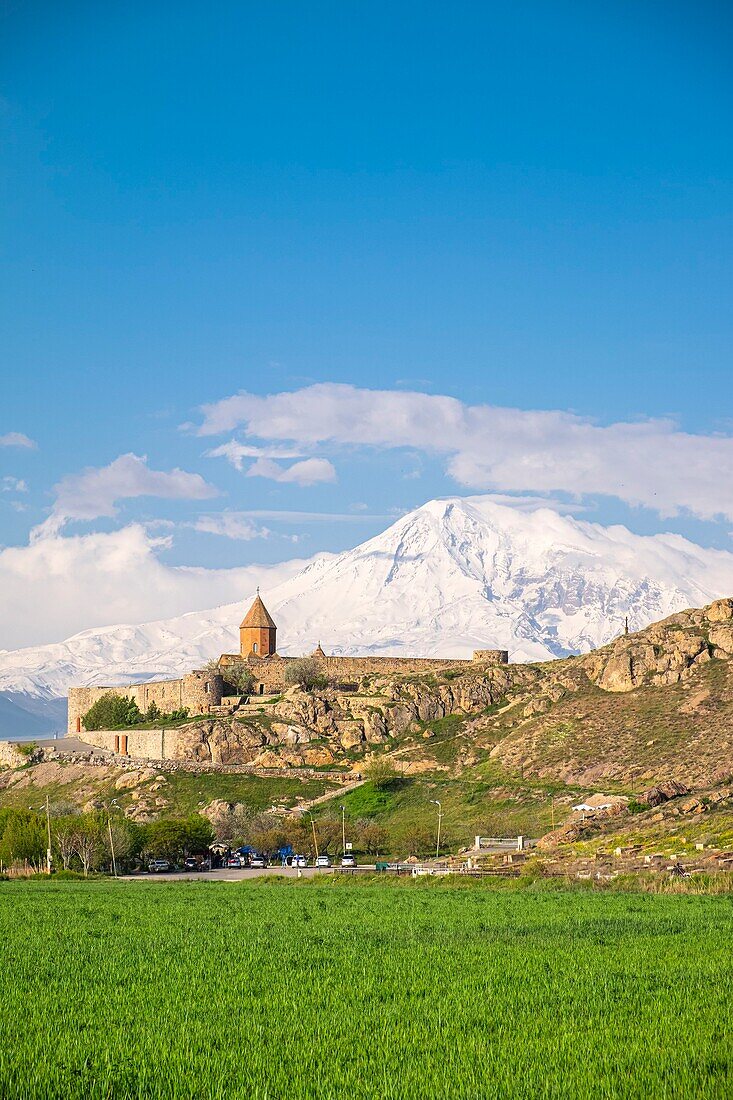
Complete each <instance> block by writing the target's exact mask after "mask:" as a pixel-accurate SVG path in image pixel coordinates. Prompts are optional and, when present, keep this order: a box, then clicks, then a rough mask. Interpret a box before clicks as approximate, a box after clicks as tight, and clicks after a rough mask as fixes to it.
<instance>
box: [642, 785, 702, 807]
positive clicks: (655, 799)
mask: <svg viewBox="0 0 733 1100" xmlns="http://www.w3.org/2000/svg"><path fill="white" fill-rule="evenodd" d="M689 793H690V788H689V787H686V786H685V785H684V783H678V782H677V781H676V780H675V779H669V780H667V781H666V782H665V783H660V784H658V786H656V787H650V789H649V790H648V791H644V794H643V795H642V796H641V798H640V801H641V802H646V803H647V805H649V806H661V805H662V803H663V802H668V801H669V800H670V798H680V797H681V796H682V795H685V794H689Z"/></svg>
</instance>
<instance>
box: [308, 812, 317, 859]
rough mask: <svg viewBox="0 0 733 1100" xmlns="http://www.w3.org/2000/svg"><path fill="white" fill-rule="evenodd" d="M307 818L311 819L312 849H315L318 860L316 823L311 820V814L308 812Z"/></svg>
mask: <svg viewBox="0 0 733 1100" xmlns="http://www.w3.org/2000/svg"><path fill="white" fill-rule="evenodd" d="M308 817H309V818H310V819H311V828H312V829H313V848H314V849H315V853H316V859H318V841H317V840H316V823H315V821H314V820H313V814H312V813H311V812H310V810H309V811H308Z"/></svg>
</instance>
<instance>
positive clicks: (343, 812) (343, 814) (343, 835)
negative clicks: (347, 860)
mask: <svg viewBox="0 0 733 1100" xmlns="http://www.w3.org/2000/svg"><path fill="white" fill-rule="evenodd" d="M345 852H346V807H345V806H342V807H341V854H342V855H343V854H345Z"/></svg>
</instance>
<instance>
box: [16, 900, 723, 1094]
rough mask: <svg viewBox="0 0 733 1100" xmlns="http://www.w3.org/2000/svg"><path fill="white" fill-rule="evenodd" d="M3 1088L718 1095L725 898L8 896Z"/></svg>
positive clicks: (61, 1091) (70, 1091)
mask: <svg viewBox="0 0 733 1100" xmlns="http://www.w3.org/2000/svg"><path fill="white" fill-rule="evenodd" d="M0 937H1V939H0V942H2V967H0V1095H2V1096H3V1097H14V1098H22V1097H64V1098H73V1097H84V1098H86V1100H96V1098H98V1097H109V1098H114V1100H121V1098H125V1097H148V1096H149V1097H192V1098H193V1097H196V1098H208V1097H217V1098H222V1100H223V1098H230V1097H248V1098H252V1100H265V1098H276V1097H277V1098H283V1100H285V1098H288V1100H290V1098H300V1097H313V1098H316V1097H317V1098H319V1100H320V1098H329V1097H350V1098H365V1100H366V1098H370V1100H371V1098H376V1097H379V1098H381V1097H393V1098H403V1097H409V1098H413V1097H414V1098H416V1100H418V1098H420V1100H423V1098H432V1097H436V1098H437V1097H475V1098H477V1100H484V1098H490V1097H528V1098H529V1097H532V1098H534V1097H573V1098H579V1097H581V1098H583V1097H649V1098H653V1100H658V1098H664V1097H669V1098H672V1097H675V1098H677V1097H680V1098H682V1097H685V1098H686V1097H693V1096H694V1097H696V1098H708V1097H727V1096H730V1095H731V1094H732V1093H733V1060H732V1051H731V1023H732V1022H733V1021H732V1019H731V1017H732V1015H733V1011H732V1009H731V998H730V990H731V979H732V978H733V957H732V955H731V950H730V944H731V941H732V939H733V899H731V898H730V897H695V896H664V895H641V894H611V893H608V894H601V893H593V892H584V891H572V890H560V889H551V890H548V889H538V888H536V887H535V888H527V887H525V888H522V889H518V888H516V887H510V888H496V887H493V888H489V887H486V886H484V885H475V884H470V885H468V886H465V887H460V886H449V885H447V884H446V883H445V881H442V882H435V881H433V882H427V881H419V882H412V881H405V880H400V881H394V880H393V881H391V882H388V883H387V882H385V883H369V882H365V883H353V882H334V881H332V880H329V881H324V882H307V881H303V882H301V883H294V882H288V883H273V882H267V881H260V882H249V883H207V882H200V883H184V882H180V883H170V884H168V883H162V882H142V883H141V882H124V881H120V882H109V881H99V882H89V883H77V882H55V883H53V882H52V883H48V882H36V881H28V882H10V883H0Z"/></svg>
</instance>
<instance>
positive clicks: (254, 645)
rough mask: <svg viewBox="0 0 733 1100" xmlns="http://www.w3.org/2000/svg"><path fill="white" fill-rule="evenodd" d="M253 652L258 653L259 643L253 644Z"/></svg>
mask: <svg viewBox="0 0 733 1100" xmlns="http://www.w3.org/2000/svg"><path fill="white" fill-rule="evenodd" d="M252 652H253V653H256V652H257V642H253V643H252Z"/></svg>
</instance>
